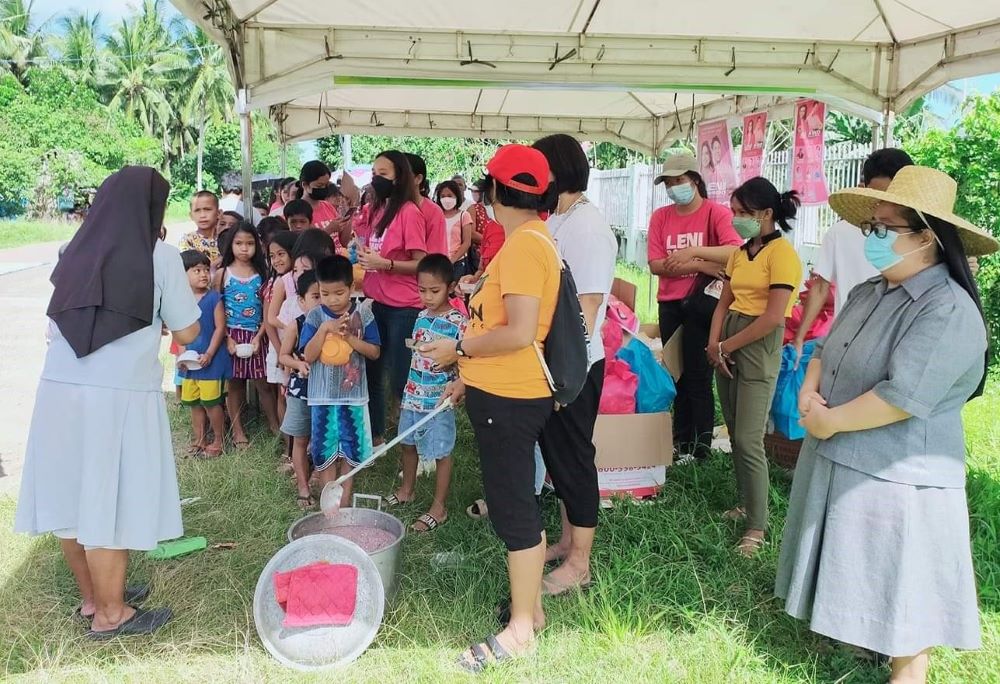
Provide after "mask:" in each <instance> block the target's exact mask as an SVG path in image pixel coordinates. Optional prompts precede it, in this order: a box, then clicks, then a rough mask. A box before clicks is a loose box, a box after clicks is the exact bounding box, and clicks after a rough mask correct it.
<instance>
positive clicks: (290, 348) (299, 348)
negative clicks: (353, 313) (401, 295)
mask: <svg viewBox="0 0 1000 684" xmlns="http://www.w3.org/2000/svg"><path fill="white" fill-rule="evenodd" d="M295 288H296V293H297V294H298V297H299V308H300V309H302V311H304V312H305V313H303V314H302V315H301V316H299V317H298V318H296V319H295V327H294V328H293V327H292V326H287V327H286V328H285V330H284V331H283V332H282V335H281V351H280V352H279V353H278V363H279V364H281V365H282V366H284V367H285V368H287V369H288V370H289V371H290V372H289V374H288V392H287V394H286V395H285V418H284V420H282V422H281V432H282V433H284V434H286V435H288V436H289V437H291V438H292V470H293V471H294V473H295V486H296V488H297V489H298V490H299V493H298V496H297V497H296V498H297V500H298V504H299V508H302V509H306V508H312V507H313V506H314V505H316V500H315V497H313V496H312V494H311V493H310V492H309V475H310V474H311V471H312V468H311V465H310V463H309V436H310V434H311V433H312V418H311V416H310V413H309V370H310V364H308V363H306V362H305V358H304V356H303V351H304V347H305V345H304V344H303V343H302V341H301V337H302V329H303V328H304V327H305V324H306V316H307V315H308V314H309V312H310V311H312V310H313V309H315V308H316V307H317V306H319V283H317V282H316V273H315V271H306V272H305V273H303V274H302V275H300V276H299V279H298V280H297V281H296V283H295Z"/></svg>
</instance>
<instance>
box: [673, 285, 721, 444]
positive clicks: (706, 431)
mask: <svg viewBox="0 0 1000 684" xmlns="http://www.w3.org/2000/svg"><path fill="white" fill-rule="evenodd" d="M682 325H683V326H684V330H683V331H682V332H681V359H682V360H683V362H684V372H683V373H682V374H681V379H680V381H679V382H678V383H677V398H676V399H675V400H674V443H675V444H676V445H677V448H678V449H679V450H680V452H681V453H689V454H694V456H695V457H696V458H707V457H708V456H709V455H710V453H711V449H712V431H713V430H714V428H715V401H714V400H713V397H712V378H713V371H712V367H711V366H710V365H709V363H708V356H707V354H706V353H705V348H706V347H707V346H708V335H709V327H710V326H711V321H706V320H704V318H703V317H701V316H698V315H685V313H684V311H683V310H682V306H681V302H680V301H673V302H660V339H661V340H663V344H664V345H666V343H667V341H668V340H669V339H670V338H671V337H672V336H673V334H674V333H675V332H677V328H679V327H680V326H682Z"/></svg>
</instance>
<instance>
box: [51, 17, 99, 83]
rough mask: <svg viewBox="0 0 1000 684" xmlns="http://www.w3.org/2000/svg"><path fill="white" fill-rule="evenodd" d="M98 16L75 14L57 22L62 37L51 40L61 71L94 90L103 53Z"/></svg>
mask: <svg viewBox="0 0 1000 684" xmlns="http://www.w3.org/2000/svg"><path fill="white" fill-rule="evenodd" d="M100 25H101V13H100V12H96V13H95V14H90V13H88V12H80V11H76V12H74V13H73V14H68V15H66V16H64V17H62V18H60V19H59V28H60V33H61V35H60V36H58V37H56V38H55V39H54V40H53V43H54V47H55V49H56V51H57V52H58V54H59V60H60V68H62V69H63V71H65V72H66V74H67V75H68V76H69V77H70V78H72V79H73V80H74V81H76V82H77V83H80V84H83V85H86V86H87V87H90V88H94V89H96V88H97V85H98V81H99V79H100V76H101V71H102V67H103V60H104V56H105V53H104V51H103V50H102V43H103V41H104V36H103V33H102V32H101V28H100Z"/></svg>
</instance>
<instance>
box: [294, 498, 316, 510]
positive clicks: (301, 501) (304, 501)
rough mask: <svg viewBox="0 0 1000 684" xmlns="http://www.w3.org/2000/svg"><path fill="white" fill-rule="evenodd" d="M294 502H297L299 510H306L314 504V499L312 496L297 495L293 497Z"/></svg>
mask: <svg viewBox="0 0 1000 684" xmlns="http://www.w3.org/2000/svg"><path fill="white" fill-rule="evenodd" d="M295 503H296V504H298V507H299V510H303V511H307V510H309V509H310V508H312V507H313V506H315V505H316V499H315V498H314V497H313V496H312V495H309V496H297V497H295Z"/></svg>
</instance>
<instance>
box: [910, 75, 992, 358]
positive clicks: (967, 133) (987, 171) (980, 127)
mask: <svg viewBox="0 0 1000 684" xmlns="http://www.w3.org/2000/svg"><path fill="white" fill-rule="evenodd" d="M963 112H964V113H963V116H962V119H961V122H960V123H959V125H958V126H956V127H954V128H952V129H950V130H930V131H927V132H926V133H924V134H923V135H921V136H919V137H917V138H916V139H914V140H912V141H910V142H909V143H908V144H906V149H907V151H909V152H910V154H911V155H912V156H913V158H914V160H916V162H917V163H918V164H922V165H924V166H931V167H933V168H936V169H940V170H941V171H944V172H945V173H947V174H948V175H950V176H951V177H952V178H954V179H955V180H956V181H958V202H957V204H956V207H955V213H956V214H958V215H959V216H963V217H965V218H967V219H968V220H970V221H972V222H973V223H974V224H976V225H977V226H980V227H982V228H984V229H986V230H988V231H990V232H991V233H993V235H996V236H1000V145H998V144H997V142H998V141H1000V93H994V94H993V95H991V96H989V97H973V98H970V99H969V100H968V101H967V102H966V104H965V106H964V109H963ZM980 267H981V268H980V271H979V275H978V278H977V279H978V281H979V287H980V293H981V295H982V299H983V307H984V309H985V310H986V318H987V322H988V323H989V328H990V347H991V350H992V355H993V361H994V363H995V362H996V361H997V360H1000V258H998V257H997V256H996V255H994V256H991V257H988V258H985V259H981V260H980Z"/></svg>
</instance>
